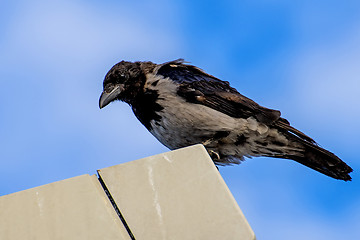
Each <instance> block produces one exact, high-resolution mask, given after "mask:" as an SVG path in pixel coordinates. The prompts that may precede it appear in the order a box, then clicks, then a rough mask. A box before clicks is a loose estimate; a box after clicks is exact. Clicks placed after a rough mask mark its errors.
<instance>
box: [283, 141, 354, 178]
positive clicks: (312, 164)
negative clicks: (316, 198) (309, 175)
mask: <svg viewBox="0 0 360 240" xmlns="http://www.w3.org/2000/svg"><path fill="white" fill-rule="evenodd" d="M302 144H304V150H303V151H302V153H303V154H301V155H302V156H298V155H296V156H294V155H292V156H291V155H290V156H289V155H287V156H282V158H287V159H292V160H295V161H296V162H298V163H301V164H303V165H305V166H307V167H309V168H312V169H314V170H316V171H318V172H320V173H323V174H325V175H327V176H329V177H332V178H335V179H339V180H344V181H351V176H350V175H349V173H351V172H352V171H353V170H352V168H351V167H350V166H348V165H347V164H346V163H345V162H343V161H342V160H341V159H340V158H339V157H337V156H336V155H335V154H333V153H331V152H329V151H327V150H325V149H323V148H321V147H319V146H318V145H315V144H314V143H309V142H304V141H302Z"/></svg>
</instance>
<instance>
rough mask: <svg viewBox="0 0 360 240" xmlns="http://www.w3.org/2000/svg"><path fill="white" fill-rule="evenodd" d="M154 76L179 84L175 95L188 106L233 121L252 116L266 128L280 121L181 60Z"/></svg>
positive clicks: (274, 113) (275, 113) (270, 111)
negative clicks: (204, 107)
mask: <svg viewBox="0 0 360 240" xmlns="http://www.w3.org/2000/svg"><path fill="white" fill-rule="evenodd" d="M157 73H158V74H160V75H162V76H164V77H169V78H170V79H171V80H173V81H175V82H177V83H179V84H180V86H179V89H178V94H179V95H180V96H182V97H183V98H185V99H186V101H188V102H192V103H197V104H202V105H205V106H207V107H210V108H212V109H215V110H217V111H219V112H222V113H225V114H227V115H229V116H231V117H234V118H248V117H251V116H252V117H254V118H256V119H257V120H258V121H259V122H262V123H266V124H270V123H273V122H274V121H276V120H278V119H280V114H281V113H280V111H277V110H273V109H268V108H265V107H262V106H260V105H259V104H257V103H256V102H254V101H253V100H251V99H249V98H247V97H245V96H243V95H241V94H240V93H239V92H238V91H237V90H236V89H235V88H232V87H230V85H229V82H226V81H221V80H220V79H218V78H216V77H214V76H211V75H209V74H207V73H205V72H204V71H202V70H201V69H199V68H197V67H195V66H192V65H188V64H184V61H183V60H182V59H179V60H176V61H172V62H167V63H164V64H162V65H161V66H160V68H159V69H158V72H157ZM284 120H285V119H284ZM285 121H286V120H285Z"/></svg>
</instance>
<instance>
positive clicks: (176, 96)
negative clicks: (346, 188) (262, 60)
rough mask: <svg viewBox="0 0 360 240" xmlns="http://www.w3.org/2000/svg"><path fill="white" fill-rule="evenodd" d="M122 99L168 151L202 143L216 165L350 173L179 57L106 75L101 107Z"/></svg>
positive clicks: (122, 65) (120, 66)
mask: <svg viewBox="0 0 360 240" xmlns="http://www.w3.org/2000/svg"><path fill="white" fill-rule="evenodd" d="M116 100H120V101H123V102H126V103H127V104H129V105H130V106H131V108H132V110H133V112H134V114H135V116H136V117H137V118H138V119H139V121H140V122H141V123H142V124H143V125H144V126H145V127H146V128H147V129H148V130H149V131H150V132H151V133H152V134H153V135H154V136H155V137H156V138H157V139H158V140H159V141H160V142H161V143H162V144H164V145H165V146H166V147H168V148H169V149H171V150H173V149H177V148H181V147H186V146H189V145H193V144H198V143H201V144H203V145H204V146H205V148H206V149H207V151H208V153H209V155H210V156H211V158H212V159H213V161H214V162H215V164H217V165H230V164H239V163H240V162H241V161H243V160H244V157H248V158H251V157H258V156H265V157H273V158H283V159H292V160H295V161H296V162H299V163H301V164H303V165H305V166H307V167H310V168H312V169H314V170H316V171H318V172H320V173H323V174H325V175H327V176H330V177H332V178H336V179H341V180H345V181H348V180H351V177H350V176H349V173H350V172H352V169H351V167H349V166H348V165H347V164H346V163H345V162H343V161H342V160H341V159H340V158H338V157H337V156H336V155H335V154H333V153H331V152H330V151H328V150H325V149H324V148H322V147H320V146H319V145H318V144H317V143H316V142H315V141H314V140H313V139H312V138H310V137H309V136H307V135H305V134H304V133H302V132H301V131H299V130H297V129H295V128H294V127H292V126H291V125H290V123H289V122H288V121H287V120H286V119H284V118H282V117H281V116H280V115H281V113H280V111H278V110H273V109H269V108H265V107H262V106H260V105H259V104H257V103H256V102H254V101H253V100H251V99H249V98H247V97H245V96H243V95H242V94H240V93H239V92H238V91H237V90H236V89H235V88H232V87H231V86H230V84H229V82H226V81H222V80H220V79H218V78H216V77H214V76H212V75H210V74H207V73H205V72H204V71H203V70H201V69H200V68H198V67H195V66H192V65H190V64H187V63H185V62H184V60H183V59H178V60H175V61H170V62H166V63H163V64H155V63H152V62H127V61H122V62H119V63H117V64H116V65H114V66H113V67H112V68H111V69H110V71H109V72H108V73H107V74H106V76H105V80H104V83H103V92H102V94H101V96H100V100H99V107H100V108H103V107H105V106H106V105H108V104H109V103H110V102H113V101H116Z"/></svg>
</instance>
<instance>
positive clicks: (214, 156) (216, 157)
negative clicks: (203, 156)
mask: <svg viewBox="0 0 360 240" xmlns="http://www.w3.org/2000/svg"><path fill="white" fill-rule="evenodd" d="M208 153H209V155H210V157H211V158H212V159H213V160H214V161H215V160H220V155H219V153H218V152H215V151H214V150H208Z"/></svg>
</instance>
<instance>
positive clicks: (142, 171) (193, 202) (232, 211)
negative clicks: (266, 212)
mask: <svg viewBox="0 0 360 240" xmlns="http://www.w3.org/2000/svg"><path fill="white" fill-rule="evenodd" d="M98 172H99V175H100V177H101V178H102V180H103V181H104V183H105V185H106V186H107V188H108V189H109V190H110V193H111V195H112V197H113V199H114V200H115V202H116V204H117V206H118V208H119V209H120V211H121V213H122V215H123V216H124V218H125V220H126V222H127V224H128V225H129V227H130V229H131V231H132V233H133V234H134V236H135V238H136V239H137V240H142V239H144V240H145V239H146V240H152V239H154V240H155V239H156V240H158V239H172V240H177V239H178V240H186V239H206V240H211V239H216V240H218V239H221V240H226V239H229V240H230V239H244V240H245V239H255V235H254V233H253V231H252V229H251V228H250V226H249V224H248V222H247V221H246V219H245V217H244V215H243V213H242V212H241V210H240V208H239V206H238V205H237V203H236V201H235V199H234V197H233V196H232V194H231V192H230V191H229V189H228V187H227V186H226V184H225V182H224V180H223V179H222V177H221V175H220V174H219V172H218V170H217V169H216V167H215V165H214V164H213V162H212V160H211V159H210V157H209V155H208V154H207V152H206V150H205V148H204V147H203V146H202V145H196V146H192V147H187V148H184V149H179V150H175V151H171V152H167V153H164V154H159V155H156V156H152V157H148V158H144V159H140V160H135V161H132V162H128V163H124V164H120V165H117V166H113V167H109V168H105V169H101V170H99V171H98Z"/></svg>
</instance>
